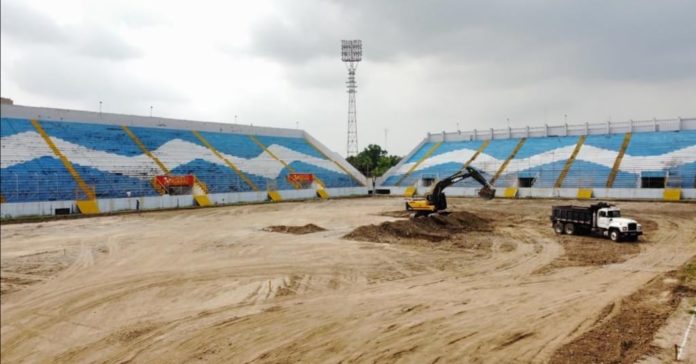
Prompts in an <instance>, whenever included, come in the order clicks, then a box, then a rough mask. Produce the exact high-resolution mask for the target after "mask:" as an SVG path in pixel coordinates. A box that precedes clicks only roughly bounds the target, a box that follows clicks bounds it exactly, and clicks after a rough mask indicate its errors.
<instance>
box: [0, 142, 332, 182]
mask: <svg viewBox="0 0 696 364" xmlns="http://www.w3.org/2000/svg"><path fill="white" fill-rule="evenodd" d="M52 139H53V141H54V143H55V144H56V146H57V147H58V149H59V150H61V151H62V152H63V154H64V155H65V156H66V157H67V158H68V159H69V160H70V161H71V162H72V163H74V164H79V165H81V166H85V167H92V168H96V169H99V170H101V171H104V172H110V173H122V174H124V175H132V173H133V171H150V172H151V174H150V176H151V175H154V174H159V173H160V172H159V168H158V167H157V165H156V164H155V163H154V162H153V161H152V159H150V158H149V157H148V156H146V155H143V154H140V155H136V156H124V155H120V154H115V153H109V152H104V151H99V150H94V149H90V148H86V147H84V146H81V145H79V144H74V143H71V142H68V141H65V140H63V139H60V138H56V137H52ZM0 144H1V146H2V153H1V155H0V165H1V167H2V168H8V167H11V166H13V165H16V164H20V163H25V162H29V161H32V160H34V159H37V158H41V157H46V156H47V157H54V154H53V152H52V151H51V150H50V149H49V148H48V146H47V145H46V143H45V142H44V140H43V139H42V138H41V136H40V135H39V134H38V133H36V132H33V131H28V132H22V133H18V134H14V135H11V136H7V137H3V138H2V139H1V143H0ZM268 150H269V151H270V152H271V153H273V154H275V155H276V156H277V157H278V158H280V159H281V160H283V161H285V162H286V163H288V164H291V163H292V162H296V161H299V162H303V163H307V164H311V165H314V166H316V167H319V168H323V169H326V170H329V171H331V172H335V173H340V174H345V172H343V171H342V170H341V169H339V168H338V167H337V166H336V164H335V163H334V162H332V161H330V160H326V159H320V158H316V157H313V156H310V155H307V154H303V153H300V152H297V151H294V150H292V149H288V148H286V147H283V146H280V145H277V144H272V145H270V146H269V147H268ZM151 153H152V154H154V155H155V156H157V158H159V159H160V160H161V161H162V163H164V165H166V166H167V167H168V168H169V169H172V170H173V169H175V168H176V167H178V166H181V165H185V164H187V163H189V162H192V161H194V160H196V159H201V160H205V161H207V162H210V163H214V164H218V165H221V166H224V167H225V168H227V165H226V164H225V162H223V161H222V160H220V159H219V158H218V157H216V156H215V155H214V154H213V153H212V152H211V151H210V150H209V149H208V148H206V147H204V146H201V145H198V144H194V143H191V142H188V141H185V140H181V139H173V140H170V141H168V142H166V143H165V144H163V145H161V146H160V147H159V148H157V149H156V150H152V151H151ZM220 154H222V155H223V156H224V157H225V158H227V159H229V160H230V161H231V162H232V163H234V164H235V165H236V166H237V167H238V168H239V169H240V170H242V171H244V172H245V173H248V174H254V175H257V176H262V177H265V178H271V179H274V178H277V177H278V175H279V174H280V172H281V171H282V170H283V168H285V166H283V165H282V164H281V163H279V162H278V161H276V160H275V159H273V157H271V156H270V155H269V154H268V153H267V152H266V151H264V152H262V153H261V154H259V155H258V156H256V157H254V158H249V159H246V158H241V157H236V156H233V155H229V154H224V153H220ZM140 178H148V176H142V177H140Z"/></svg>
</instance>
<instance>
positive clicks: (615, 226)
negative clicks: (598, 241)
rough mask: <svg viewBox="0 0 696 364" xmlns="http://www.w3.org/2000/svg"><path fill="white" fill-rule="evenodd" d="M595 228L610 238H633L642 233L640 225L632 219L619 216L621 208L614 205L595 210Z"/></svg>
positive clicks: (615, 239)
mask: <svg viewBox="0 0 696 364" xmlns="http://www.w3.org/2000/svg"><path fill="white" fill-rule="evenodd" d="M597 228H598V229H599V230H600V231H602V232H603V234H604V235H605V236H609V237H610V238H611V240H614V241H617V240H620V239H628V240H635V239H637V238H638V236H639V235H642V234H643V231H642V226H641V225H640V224H639V223H638V222H637V221H636V220H633V219H628V218H625V217H621V210H620V209H619V208H617V207H615V206H610V207H605V208H601V209H599V210H598V211H597Z"/></svg>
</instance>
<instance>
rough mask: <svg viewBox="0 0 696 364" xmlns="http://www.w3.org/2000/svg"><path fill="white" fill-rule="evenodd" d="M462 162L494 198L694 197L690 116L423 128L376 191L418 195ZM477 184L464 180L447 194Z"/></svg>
mask: <svg viewBox="0 0 696 364" xmlns="http://www.w3.org/2000/svg"><path fill="white" fill-rule="evenodd" d="M466 165H471V166H473V167H475V168H477V169H479V170H481V171H482V172H483V174H484V176H485V177H486V178H487V179H488V180H489V181H491V182H492V184H493V185H494V186H496V187H497V188H498V196H499V197H511V198H514V197H564V198H646V199H665V200H680V199H696V118H689V119H682V118H679V119H671V120H649V121H628V122H618V123H612V122H606V123H596V124H590V123H586V124H581V125H561V126H543V127H537V128H529V127H526V128H507V129H502V130H493V129H488V130H484V131H481V130H473V131H467V132H456V133H445V132H443V133H441V134H428V136H427V137H426V138H425V139H424V140H423V141H422V142H421V143H420V144H419V145H418V146H417V147H416V148H414V149H413V151H412V152H411V153H409V154H408V155H407V156H406V157H405V158H404V159H403V160H402V161H401V163H400V164H398V165H397V166H395V167H393V168H392V169H390V170H389V171H388V172H387V173H386V174H385V175H384V176H383V177H382V178H381V179H380V180H379V181H378V190H377V192H378V193H390V194H405V195H407V196H413V195H414V194H422V193H424V192H425V191H427V189H428V188H429V186H430V185H431V184H432V183H433V182H434V181H436V180H438V179H441V178H444V177H447V176H449V175H451V174H453V173H454V172H456V171H457V170H459V169H460V168H462V167H463V166H466ZM477 187H479V186H478V185H477V184H476V182H474V181H472V180H464V181H462V182H460V183H459V184H457V185H455V186H453V187H451V188H449V189H448V194H450V195H462V196H473V195H475V193H476V190H477Z"/></svg>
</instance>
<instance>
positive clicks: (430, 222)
mask: <svg viewBox="0 0 696 364" xmlns="http://www.w3.org/2000/svg"><path fill="white" fill-rule="evenodd" d="M490 231H493V229H492V227H491V221H490V220H488V219H484V218H482V217H479V216H476V215H474V214H470V213H468V212H453V213H450V214H447V215H431V216H427V217H417V218H413V219H408V220H398V221H387V222H383V223H381V224H379V225H365V226H360V227H358V228H357V229H355V230H353V231H352V232H350V233H349V234H347V235H345V236H344V238H345V239H351V240H359V241H370V242H375V243H404V242H419V241H420V242H431V243H437V242H444V241H449V240H460V239H457V235H458V234H462V233H465V232H490Z"/></svg>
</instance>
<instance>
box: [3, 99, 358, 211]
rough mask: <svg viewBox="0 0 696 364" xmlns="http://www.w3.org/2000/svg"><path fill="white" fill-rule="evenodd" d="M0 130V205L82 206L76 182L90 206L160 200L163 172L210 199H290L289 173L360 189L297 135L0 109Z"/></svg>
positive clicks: (341, 167) (351, 174)
mask: <svg viewBox="0 0 696 364" xmlns="http://www.w3.org/2000/svg"><path fill="white" fill-rule="evenodd" d="M13 114H17V115H19V116H20V117H17V116H14V115H13ZM22 115H36V117H29V116H27V117H21V116H22ZM71 116H73V117H74V119H68V118H67V117H71ZM105 119H108V120H105ZM32 120H36V121H37V122H38V125H39V127H38V128H37V127H35V125H34V124H32ZM162 125H167V127H163V126H162ZM0 126H1V131H2V134H1V143H0V145H1V148H2V163H1V165H0V167H1V169H0V172H1V173H2V185H1V187H2V190H1V195H2V199H3V202H4V203H20V202H32V201H60V200H83V199H85V198H86V196H85V192H84V188H82V189H81V188H80V187H81V186H79V185H78V183H77V182H76V177H75V175H74V174H77V175H78V176H79V178H81V179H82V180H83V181H84V184H86V185H87V186H88V188H89V189H91V190H92V191H93V192H94V195H95V197H96V198H97V199H113V198H126V197H129V198H130V197H149V196H159V195H160V192H159V191H157V190H156V189H155V188H154V187H153V185H152V179H153V177H155V176H157V175H163V174H167V173H168V172H169V173H171V174H173V175H189V174H192V175H195V177H196V178H197V180H199V181H200V182H202V185H203V186H205V187H206V188H207V190H206V191H205V192H206V193H209V194H216V193H243V192H258V191H261V192H265V191H266V190H295V189H297V188H298V187H297V186H294V185H291V184H290V183H288V181H287V174H288V173H313V174H314V175H315V176H316V177H318V178H319V179H320V181H321V182H322V184H323V185H322V186H321V187H322V188H345V187H350V188H352V187H362V186H363V184H364V181H362V180H364V177H362V176H361V175H360V174H359V172H357V171H355V170H351V168H352V167H350V166H349V165H345V161H342V160H337V159H336V158H335V157H336V155H335V153H333V152H330V151H328V150H326V148H325V147H324V146H323V145H313V144H312V143H310V142H309V139H307V138H310V137H309V136H308V135H307V134H306V133H305V132H303V131H298V130H291V129H271V128H252V127H246V126H238V125H227V124H214V123H198V122H187V121H181V120H172V119H157V120H152V121H150V120H147V119H146V118H141V117H130V116H124V115H113V114H109V115H107V116H106V117H105V118H102V115H101V114H96V113H86V112H78V111H70V110H55V109H38V108H27V107H22V106H16V105H12V106H6V105H3V116H2V119H1V124H0ZM38 129H43V132H44V133H45V135H46V136H47V138H48V141H47V139H45V138H44V137H43V136H42V134H41V132H40V131H39V130H38ZM196 133H199V134H198V135H197V134H196ZM312 140H314V139H312ZM314 141H315V140H314ZM49 142H52V143H53V144H54V145H55V148H56V149H57V150H58V151H59V152H60V154H62V156H64V159H66V160H67V161H68V162H69V165H67V167H66V164H65V161H62V160H61V156H60V155H58V154H57V153H56V151H55V150H53V149H52V148H51V147H50V146H49V145H48V143H49ZM315 143H316V141H315ZM143 148H144V149H145V150H146V151H147V152H146V151H145V150H144V149H143ZM322 149H323V150H324V151H322ZM327 155H331V156H332V157H333V158H329V157H327ZM70 167H72V169H70V170H69V168H70ZM233 167H234V168H236V170H235V169H233Z"/></svg>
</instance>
